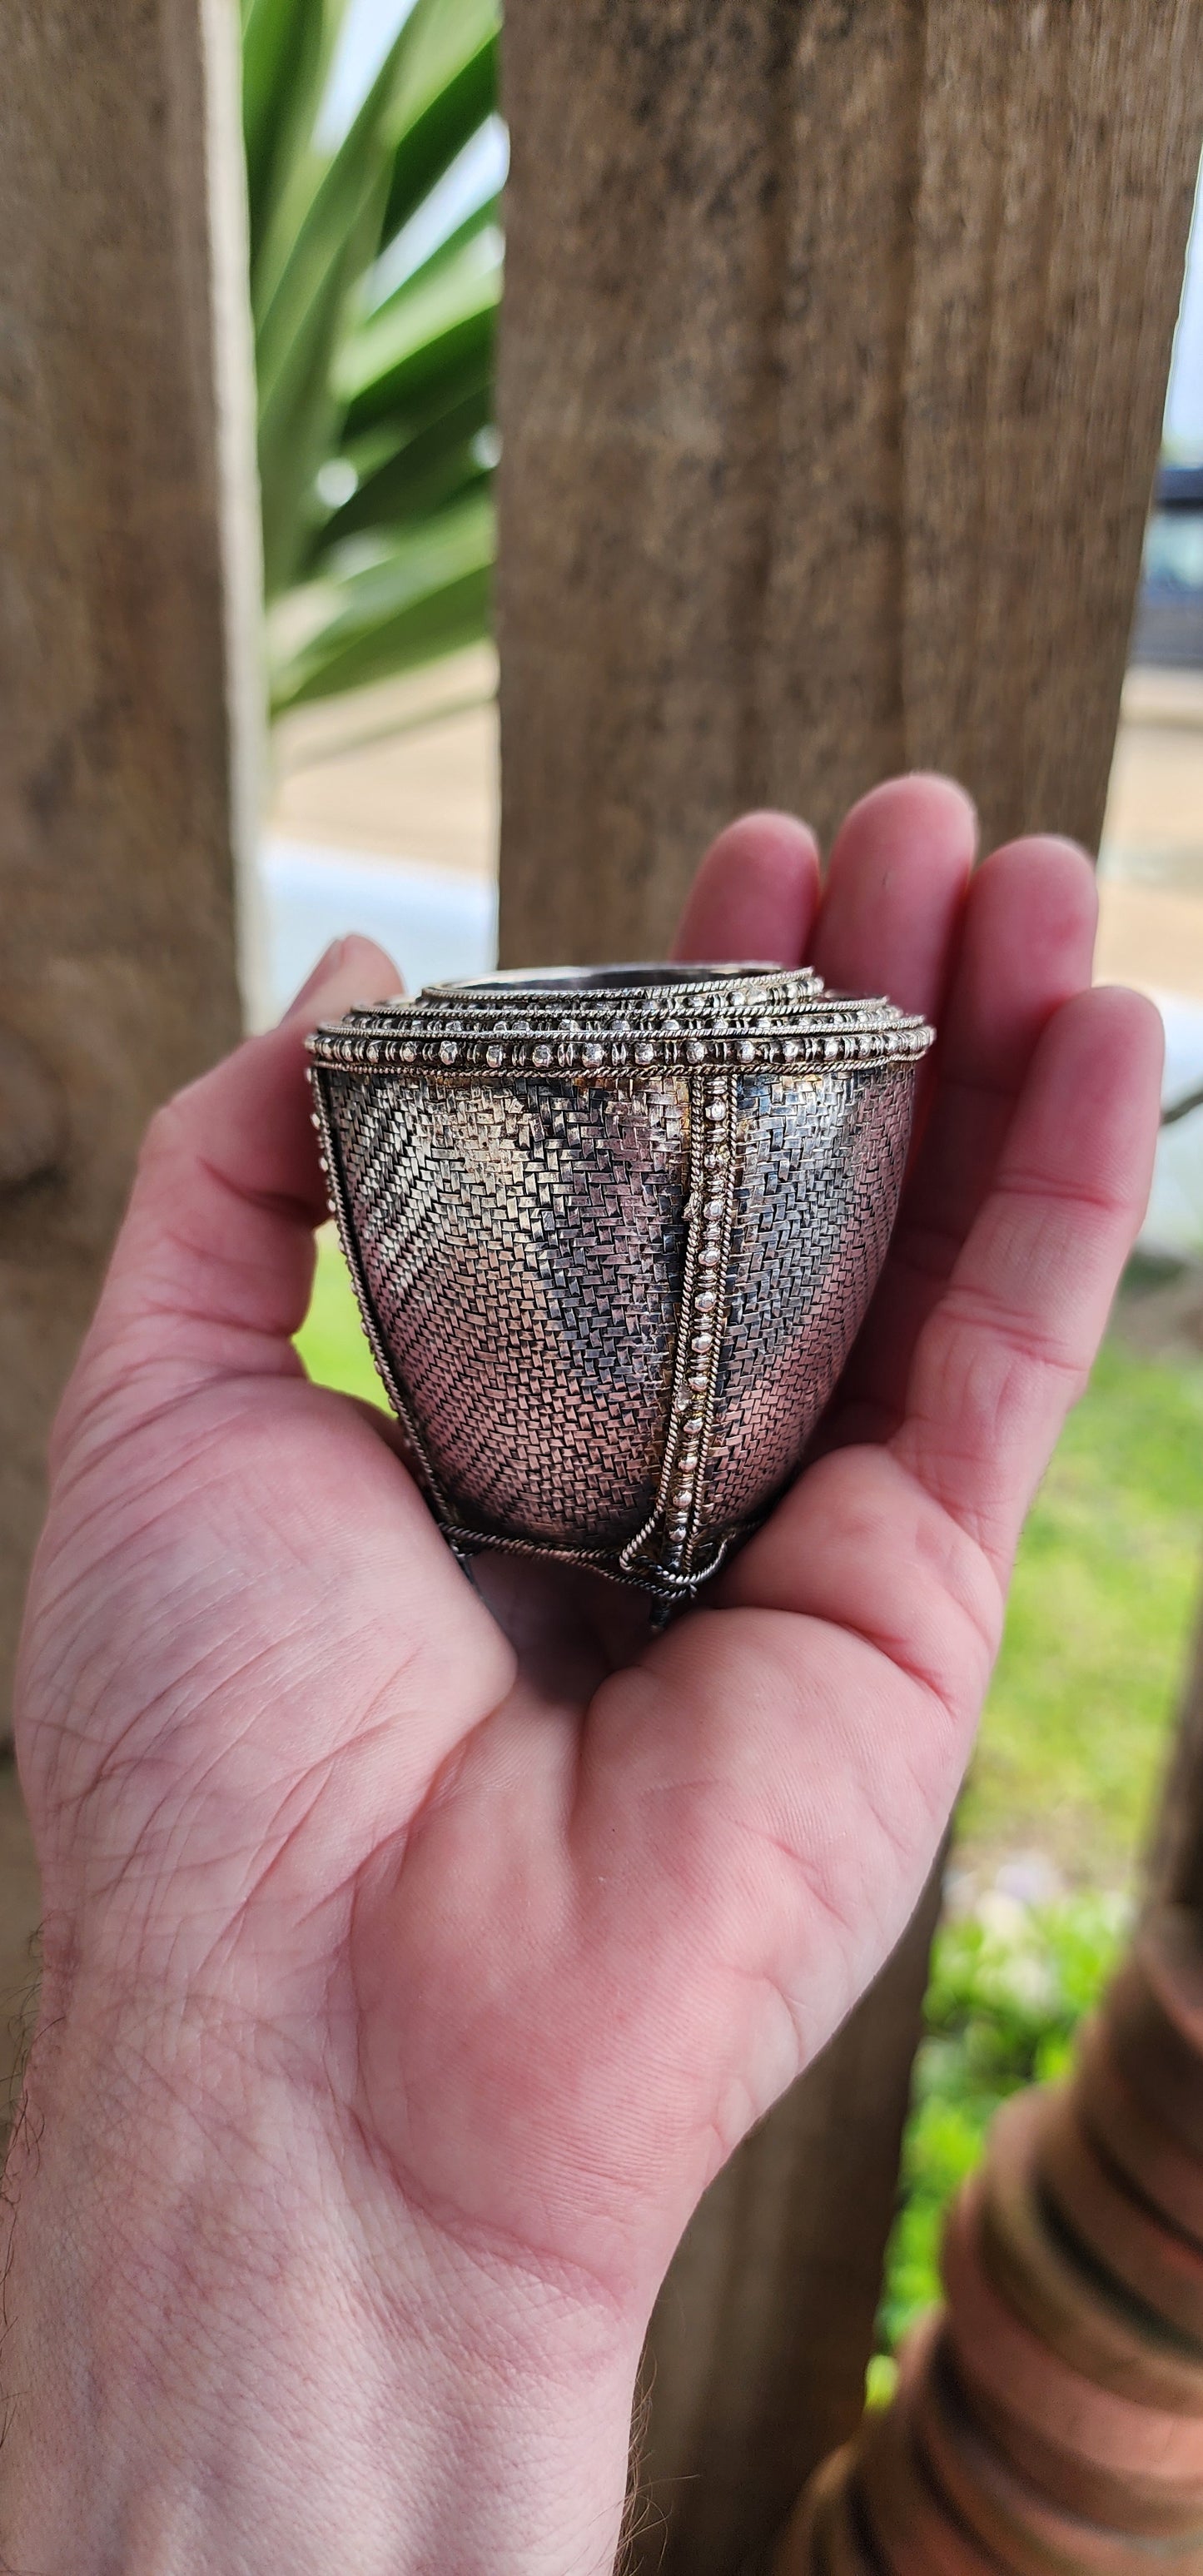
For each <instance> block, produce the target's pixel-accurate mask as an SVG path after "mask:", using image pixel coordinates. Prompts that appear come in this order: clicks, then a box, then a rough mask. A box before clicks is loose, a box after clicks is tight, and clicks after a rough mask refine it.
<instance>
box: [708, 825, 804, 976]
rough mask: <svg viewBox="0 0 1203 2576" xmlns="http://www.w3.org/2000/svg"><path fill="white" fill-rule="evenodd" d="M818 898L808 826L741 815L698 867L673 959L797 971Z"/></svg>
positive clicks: (720, 834)
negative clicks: (742, 961) (749, 962)
mask: <svg viewBox="0 0 1203 2576" xmlns="http://www.w3.org/2000/svg"><path fill="white" fill-rule="evenodd" d="M818 900H819V852H818V845H817V843H816V841H815V837H814V834H813V832H811V831H810V830H809V829H808V827H807V825H806V824H805V823H799V822H798V821H796V820H795V818H794V816H793V815H792V814H777V813H758V814H744V815H741V817H740V819H739V821H738V822H737V823H731V824H729V825H728V827H727V829H726V831H725V832H720V833H719V836H718V839H717V840H716V841H714V842H712V843H711V846H710V848H709V849H708V851H707V853H706V856H705V858H704V859H703V861H702V863H701V866H700V867H699V869H698V872H697V875H696V877H695V878H694V882H693V889H692V892H691V893H690V896H689V899H688V902H687V903H686V906H685V910H684V912H683V914H682V916H681V926H680V929H679V930H678V932H677V936H676V938H675V940H674V942H673V949H672V953H673V956H674V958H676V959H680V960H689V961H691V962H692V961H694V960H697V961H699V962H701V963H705V964H722V963H724V962H725V961H727V960H728V959H736V958H747V959H762V960H766V961H768V960H771V961H772V962H773V963H774V964H779V965H783V966H796V965H798V963H799V962H800V960H801V958H802V957H803V956H804V955H805V952H806V943H807V941H808V939H809V937H810V931H811V924H812V922H813V920H814V915H815V910H816V907H817V904H818Z"/></svg>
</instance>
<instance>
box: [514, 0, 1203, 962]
mask: <svg viewBox="0 0 1203 2576" xmlns="http://www.w3.org/2000/svg"><path fill="white" fill-rule="evenodd" d="M1201 30H1203V21H1201V19H1200V13H1199V12H1198V10H1197V8H1196V7H1195V6H1194V5H1193V0H1148V5H1146V4H1145V0H1051V5H1050V0H928V5H927V6H922V5H920V0H722V5H721V6H718V5H715V0H657V5H655V6H653V5H651V0H623V6H622V7H618V6H617V5H615V0H579V5H577V6H576V7H574V8H573V9H572V10H570V11H568V10H558V9H556V8H554V7H553V6H552V5H551V0H513V6H512V7H511V11H510V20H509V32H508V39H507V63H506V74H505V76H506V82H507V103H508V110H509V114H510V118H511V124H512V128H513V170H512V178H511V184H510V202H509V217H508V270H507V304H506V315H505V326H504V333H503V344H502V360H501V410H502V418H503V428H504V439H505V453H504V459H503V466H502V475H501V509H502V562H501V572H500V581H499V614H500V628H501V638H502V648H503V671H502V759H503V775H504V798H503V819H502V940H503V949H504V953H505V955H506V956H507V957H508V958H510V959H518V958H519V957H522V958H525V957H527V956H528V955H529V956H535V955H537V956H539V957H541V958H547V957H550V956H564V957H567V956H570V955H571V956H575V957H586V956H592V957H598V956H601V955H603V954H607V955H613V954H622V953H627V954H632V955H633V954H635V953H637V952H639V951H642V950H647V949H649V948H655V947H656V946H657V945H661V944H662V943H663V941H664V938H665V936H666V935H667V931H668V927H669V925H670V922H671V919H672V915H673V912H674V910H675V908H676V906H677V904H678V902H679V900H680V896H681V893H682V890H683V887H684V885H685V883H686V881H687V878H688V875H689V872H690V869H691V867H692V865H693V863H694V859H695V857H696V854H697V851H698V849H699V847H700V846H701V844H702V843H703V842H704V841H705V839H706V837H707V835H708V834H709V832H710V831H711V830H712V829H714V828H715V827H716V826H717V825H718V824H720V823H721V822H722V821H723V820H725V819H726V818H727V817H728V816H729V815H730V814H731V813H732V812H733V811H734V810H736V809H737V808H738V807H739V806H740V805H742V804H744V803H746V802H748V801H749V800H750V799H767V800H770V801H773V802H777V803H781V804H785V805H789V806H792V807H795V808H799V809H801V810H803V811H805V812H807V813H808V814H809V815H810V816H811V817H812V819H813V820H814V821H815V822H816V823H817V824H818V825H819V826H820V828H821V829H822V830H824V831H825V832H826V831H829V830H830V829H831V827H832V824H833V822H834V821H835V819H836V817H837V816H838V814H839V812H840V811H841V810H842V808H843V806H844V805H845V804H846V803H847V801H848V800H849V798H850V797H851V796H853V795H854V794H856V793H857V792H858V791H859V790H860V789H861V788H863V787H864V786H866V785H868V784H870V783H871V782H872V781H873V779H875V778H876V777H878V776H880V775H881V774H882V773H883V772H884V771H886V770H889V769H892V768H897V767H900V766H906V765H908V764H915V763H929V762H938V763H941V764H943V765H945V766H947V767H950V768H954V769H957V770H959V772H960V773H961V774H962V775H963V776H964V777H965V778H966V779H967V780H968V783H969V784H970V786H971V787H972V788H973V791H974V793H975V794H976V796H977V798H978V801H979V803H980V805H981V808H982V813H983V817H984V822H985V827H986V830H987V832H988V834H989V835H990V836H991V837H999V836H1002V835H1004V834H1006V833H1010V832H1012V831H1016V830H1020V829H1023V828H1025V827H1027V826H1030V825H1032V824H1035V823H1040V824H1044V825H1048V826H1051V827H1053V828H1057V829H1062V830H1065V831H1070V832H1075V833H1077V834H1079V835H1080V836H1081V837H1082V838H1083V839H1085V840H1086V841H1087V842H1088V843H1092V842H1093V840H1094V838H1095V835H1096V833H1097V829H1098V825H1099V821H1100V818H1101V814H1102V804H1103V796H1104V791H1105V781H1106V775H1107V767H1108V762H1109V756H1110V744H1111V738H1112V734H1113V730H1114V722H1115V715H1116V710H1117V704H1118V688H1119V681H1120V676H1121V672H1122V666H1123V656H1124V646H1125V642H1126V637H1127V632H1128V625H1129V620H1130V613H1131V604H1132V597H1133V590H1134V585H1135V579H1136V571H1137V562H1138V555H1139V546H1140V537H1141V529H1142V525H1143V519H1144V513H1145V508H1146V504H1147V497H1148V491H1149V486H1150V480H1151V476H1152V471H1153V465H1154V461H1155V455H1156V446H1157V436H1158V427H1159V420H1160V407H1161V398H1162V391H1163V387H1164V380H1165V374H1166V367H1167V363H1168V354H1169V346H1170V338H1171V333H1172V327H1173V319H1174V313H1175V310H1176V301H1177V293H1178V287H1179V282H1180V278H1181V268H1182V256H1183V250H1184V245H1185V238H1186V229H1187V223H1188V218H1189V209H1190V200H1191V192H1192V188H1193V184H1194V177H1195V170H1196V167H1197V158H1198V132H1199V91H1200V81H1201V77H1203V75H1201V72H1200V52H1201V47H1203V32H1201Z"/></svg>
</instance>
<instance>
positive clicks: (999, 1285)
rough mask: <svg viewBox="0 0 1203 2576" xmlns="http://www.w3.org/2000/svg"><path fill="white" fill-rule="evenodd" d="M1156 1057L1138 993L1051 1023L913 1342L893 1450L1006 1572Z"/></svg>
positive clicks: (1054, 1420)
mask: <svg viewBox="0 0 1203 2576" xmlns="http://www.w3.org/2000/svg"><path fill="white" fill-rule="evenodd" d="M1161 1061H1162V1035H1161V1022H1160V1019H1159V1017H1158V1015H1157V1012H1156V1011H1155V1010H1154V1009H1153V1007H1152V1004H1151V1003H1148V1002H1145V1001H1143V1000H1142V999H1141V998H1140V996H1139V995H1137V994H1135V993H1128V992H1122V991H1119V990H1115V989H1107V988H1105V989H1102V990H1099V991H1095V992H1092V993H1083V994H1081V995H1079V996H1078V997H1077V998H1076V999H1074V1000H1073V1001H1070V1002H1067V1003H1065V1004H1064V1005H1063V1007H1062V1008H1061V1009H1060V1010H1059V1011H1058V1012H1057V1013H1056V1014H1055V1016H1054V1018H1053V1019H1052V1020H1051V1021H1050V1023H1049V1025H1048V1027H1047V1029H1046V1030H1045V1033H1044V1036H1043V1037H1042V1039H1041V1040H1040V1043H1039V1045H1038V1046H1037V1049H1036V1052H1035V1055H1034V1057H1033V1059H1032V1063H1031V1067H1030V1070H1029V1073H1028V1077H1027V1080H1026V1082H1025V1084H1024V1088H1023V1091H1022V1092H1021V1094H1020V1097H1019V1101H1018V1104H1017V1106H1016V1110H1015V1115H1014V1118H1013V1120H1012V1122H1011V1127H1010V1130H1009V1133H1008V1135H1007V1138H1006V1141H1005V1144H1004V1146H1003V1149H1002V1153H1001V1156H1000V1160H999V1166H998V1171H997V1175H996V1179H995V1184H994V1187H993V1189H992V1190H991V1192H990V1195H989V1197H988V1199H987V1200H986V1202H985V1204H984V1206H983V1207H982V1209H981V1211H980V1213H979V1215H978V1217H977V1218H976V1220H975V1222H974V1224H973V1227H972V1229H971V1231H970V1233H969V1235H968V1237H967V1240H966V1242H965V1245H964V1248H963V1250H962V1252H961V1254H960V1257H959V1259H958V1261H957V1263H956V1266H955V1268H954V1270H953V1272H952V1275H951V1278H950V1279H949V1282H948V1286H947V1289H946V1290H945V1293H944V1295H943V1296H942V1297H941V1299H940V1301H939V1303H938V1305H937V1306H936V1307H935V1309H934V1311H933V1313H932V1314H931V1316H930V1317H929V1319H928V1321H927V1324H926V1325H925V1327H924V1329H923V1332H922V1333H921V1335H920V1338H919V1341H918V1344H917V1346H916V1350H915V1356H914V1360H913V1363H912V1368H911V1373H910V1382H909V1386H908V1390H907V1402H906V1415H905V1419H904V1421H903V1423H902V1425H901V1427H900V1429H899V1431H898V1432H897V1433H896V1435H895V1438H894V1441H893V1443H892V1446H893V1449H894V1452H895V1455H896V1456H897V1457H898V1458H899V1460H900V1463H902V1464H903V1465H905V1466H907V1467H908V1468H909V1469H910V1470H911V1471H912V1473H914V1474H915V1475H916V1476H917V1477H918V1478H919V1480H920V1482H921V1483H922V1484H923V1485H925V1486H926V1487H927V1489H928V1491H929V1492H930V1493H932V1494H933V1495H934V1496H935V1498H936V1499H937V1500H938V1501H939V1502H940V1503H941V1504H942V1505H943V1507H944V1509H945V1510H946V1511H948V1512H949V1513H951V1514H952V1516H953V1518H954V1519H955V1520H957V1521H958V1522H959V1523H960V1524H961V1526H962V1527H963V1528H964V1529H966V1530H967V1531H968V1532H969V1533H970V1534H971V1535H972V1536H973V1537H974V1538H976V1539H977V1540H978V1542H979V1544H980V1545H981V1546H982V1547H983V1548H984V1549H985V1550H986V1552H987V1554H988V1555H989V1556H990V1557H991V1559H992V1560H993V1562H994V1563H995V1565H996V1566H997V1567H998V1568H999V1570H1000V1571H1002V1570H1004V1569H1005V1568H1006V1566H1007V1565H1009V1563H1010V1559H1011V1556H1012V1554H1013V1551H1014V1548H1015V1544H1016V1540H1017V1538H1018V1535H1019V1530H1020V1526H1021V1524H1022V1521H1023V1516H1024V1513H1025V1512H1026V1510H1027V1508H1028V1505H1029V1503H1030V1501H1031V1499H1032V1495H1033V1493H1034V1492H1035V1489H1036V1486H1037V1484H1038V1483H1039V1481H1040V1478H1041V1476H1042V1475H1043V1473H1044V1470H1045V1467H1046V1466H1047V1464H1048V1461H1049V1458H1050V1456H1051V1454H1052V1451H1053V1448H1054V1446H1055V1443H1056V1440H1057V1436H1058V1433H1059V1432H1060V1429H1061V1425H1062V1423H1063V1421H1064V1418H1065V1415H1066V1413H1067V1412H1068V1410H1069V1408H1070V1406H1071V1404H1073V1403H1074V1402H1075V1401H1076V1398H1077V1397H1078V1396H1079V1395H1080V1394H1081V1392H1082V1388H1083V1386H1084V1384H1085V1381H1086V1377H1087V1374H1088V1372H1089V1369H1090V1366H1091V1363H1092V1361H1093V1359H1094V1356H1095V1352H1096V1350H1097V1349H1098V1345H1099V1343H1100V1341H1101V1339H1102V1336H1103V1332H1104V1329H1105V1326H1106V1321H1107V1315H1108V1311H1109V1308H1110V1305H1111V1300H1112V1298H1113V1296H1114V1294H1115V1289H1116V1285H1117V1283H1118V1280H1119V1276H1120V1272H1121V1270H1122V1268H1123V1264H1124V1262H1125V1260H1126V1259H1127V1256H1128V1254H1129V1252H1130V1250H1131V1248H1132V1244H1133V1241H1134V1240H1135V1236H1136V1233H1137V1230H1138V1228H1139V1226H1140V1223H1141V1219H1142V1217H1143V1214H1144V1210H1145V1206H1146V1204H1147V1200H1148V1192H1149V1183H1150V1179H1151V1175H1152V1163H1153V1151H1154V1147H1155V1144H1156V1138H1157V1122H1158V1103H1159V1093H1160V1079H1161Z"/></svg>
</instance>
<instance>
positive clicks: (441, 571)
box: [273, 495, 494, 714]
mask: <svg viewBox="0 0 1203 2576" xmlns="http://www.w3.org/2000/svg"><path fill="white" fill-rule="evenodd" d="M493 553H494V523H493V509H492V504H491V502H490V501H489V500H488V499H486V498H484V497H481V496H478V495H473V496H472V497H471V498H469V499H468V500H466V501H463V502H461V503H459V504H458V505H457V506H456V508H454V509H451V510H445V511H443V512H442V513H441V514H440V515H439V516H438V517H437V518H435V519H432V520H430V521H429V522H428V523H427V524H426V525H425V526H423V527H422V528H421V529H420V530H415V531H414V532H413V533H407V534H406V535H405V536H403V537H402V538H401V539H399V541H398V542H397V544H396V545H395V546H394V547H393V548H392V550H391V551H390V553H389V554H388V555H386V556H385V558H384V559H383V560H382V561H380V562H377V563H374V564H372V565H371V566H370V567H369V568H368V569H367V570H365V571H362V572H357V573H352V574H349V575H348V576H346V577H345V579H344V580H343V581H341V582H338V581H337V580H336V581H334V582H332V583H331V584H330V585H329V588H330V591H331V594H332V596H333V597H334V599H335V600H336V601H337V603H338V604H337V605H336V607H335V612H334V614H333V616H331V617H330V618H329V619H328V620H327V621H326V623H325V624H324V625H322V626H320V627H319V628H318V630H317V632H316V634H313V635H311V636H310V637H309V639H308V641H307V642H306V643H305V644H304V645H303V646H301V647H300V649H299V650H298V651H296V652H295V653H293V654H292V655H290V656H288V657H286V658H282V660H281V663H280V665H279V667H278V668H277V671H276V675H275V685H274V689H273V706H274V709H275V712H276V713H277V714H279V713H281V712H282V711H283V709H284V708H285V707H290V706H300V705H303V704H304V703H305V702H306V701H308V700H310V699H313V698H320V697H330V696H332V695H334V694H335V693H336V692H337V691H339V690H342V689H349V688H361V687H363V686H365V685H366V684H367V683H368V682H369V681H371V680H379V679H383V678H387V677H388V676H390V675H391V674H393V673H396V672H400V671H405V670H412V669H414V668H416V667H417V666H418V665H419V664H420V663H423V662H428V661H434V660H435V659H436V658H437V657H438V656H439V655H440V654H444V653H453V652H457V651H458V650H459V649H460V647H461V646H463V645H465V644H472V643H475V642H477V641H478V640H479V639H480V637H481V636H482V635H484V634H486V633H487V632H488V624H489V602H490V593H491V587H492V567H493Z"/></svg>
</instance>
